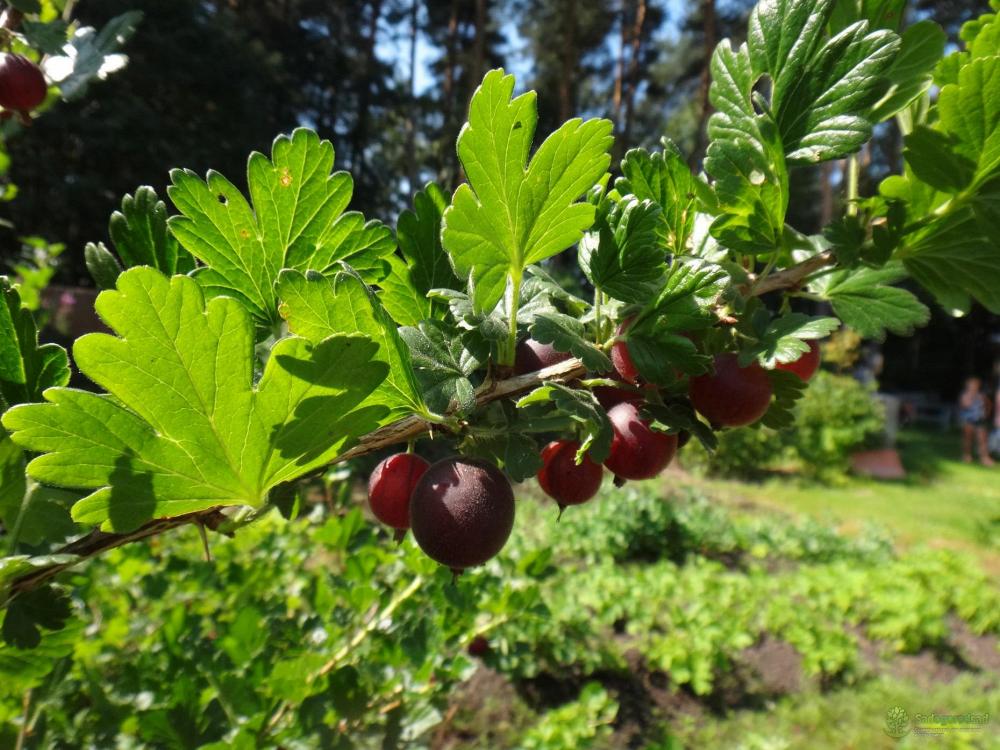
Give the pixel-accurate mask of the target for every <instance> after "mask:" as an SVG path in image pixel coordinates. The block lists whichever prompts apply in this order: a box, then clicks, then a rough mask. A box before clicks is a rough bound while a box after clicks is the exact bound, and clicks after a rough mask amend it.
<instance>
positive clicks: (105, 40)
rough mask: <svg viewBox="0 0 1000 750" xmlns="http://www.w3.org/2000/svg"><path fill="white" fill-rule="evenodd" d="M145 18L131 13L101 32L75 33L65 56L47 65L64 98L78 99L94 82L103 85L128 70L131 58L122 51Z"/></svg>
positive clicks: (87, 29) (51, 59) (54, 57)
mask: <svg viewBox="0 0 1000 750" xmlns="http://www.w3.org/2000/svg"><path fill="white" fill-rule="evenodd" d="M142 17H143V14H142V12H141V11H138V10H130V11H126V12H125V13H122V14H121V15H117V16H115V17H114V18H112V19H111V20H110V21H108V22H107V23H106V24H104V26H103V28H102V29H101V30H100V31H97V30H96V29H94V28H93V27H91V26H83V27H80V28H77V29H76V30H75V31H74V32H73V36H72V37H71V38H70V39H69V41H68V42H67V43H66V44H65V45H64V46H63V49H62V52H63V54H61V55H52V56H50V57H49V58H48V59H47V60H46V61H45V72H46V74H47V76H48V77H49V79H50V80H51V81H53V82H54V83H55V84H56V85H57V86H58V87H59V92H60V93H61V94H62V95H63V98H65V99H78V98H80V97H82V96H83V95H84V94H85V93H86V91H87V88H88V87H89V85H90V83H91V82H92V81H94V80H99V81H103V80H104V79H105V78H107V77H108V76H109V75H110V74H112V73H114V72H116V71H119V70H121V69H122V68H124V67H125V64H126V63H127V61H128V58H127V57H126V56H125V55H124V54H122V53H121V48H122V47H123V46H124V45H125V43H126V42H127V41H128V40H129V39H130V38H131V37H132V35H133V34H134V33H135V30H136V29H137V28H138V26H139V22H140V21H142Z"/></svg>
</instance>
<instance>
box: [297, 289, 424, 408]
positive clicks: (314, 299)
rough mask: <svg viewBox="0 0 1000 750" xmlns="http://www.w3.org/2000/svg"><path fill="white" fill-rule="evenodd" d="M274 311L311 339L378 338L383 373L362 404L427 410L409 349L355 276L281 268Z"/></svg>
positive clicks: (389, 319) (377, 303) (381, 308)
mask: <svg viewBox="0 0 1000 750" xmlns="http://www.w3.org/2000/svg"><path fill="white" fill-rule="evenodd" d="M277 289H278V295H279V296H280V298H281V304H280V306H279V312H280V313H281V316H282V317H283V318H284V319H285V320H287V321H288V329H289V330H290V331H291V332H292V333H294V334H296V335H298V336H302V337H303V338H305V339H308V340H309V341H312V342H313V343H315V344H318V343H319V342H320V341H322V340H323V339H326V338H328V337H330V336H336V335H352V334H360V335H362V336H367V337H368V338H370V339H371V340H372V341H374V342H375V343H376V344H378V353H377V354H376V355H375V357H374V360H375V361H376V362H384V363H385V364H386V366H387V367H388V368H389V369H388V373H389V374H388V375H387V376H386V378H385V380H383V381H382V384H381V385H380V386H379V387H378V388H376V389H375V391H374V392H372V394H371V395H370V396H368V397H367V398H366V399H365V400H364V405H365V406H384V407H385V408H386V409H388V415H389V416H390V417H392V418H397V417H400V416H406V415H409V414H423V413H425V412H426V407H425V406H424V403H423V400H422V398H421V396H420V386H419V385H418V384H417V379H416V376H415V375H414V374H413V367H412V365H411V364H410V352H409V350H408V349H407V347H406V344H404V343H403V341H402V339H400V337H399V333H398V332H397V331H396V324H395V323H394V322H393V321H392V319H391V318H390V317H389V316H388V314H387V313H386V311H385V309H384V308H383V307H382V304H381V302H379V299H378V297H376V296H375V294H374V293H373V292H372V291H371V290H370V289H369V288H368V287H367V286H366V285H365V283H364V282H363V281H362V280H361V278H360V277H359V276H357V275H356V274H354V273H352V272H349V271H338V272H336V273H334V274H332V275H330V276H329V277H327V276H323V275H321V274H319V273H316V272H310V273H308V274H303V273H300V272H299V271H290V270H286V271H282V272H281V274H279V276H278V286H277Z"/></svg>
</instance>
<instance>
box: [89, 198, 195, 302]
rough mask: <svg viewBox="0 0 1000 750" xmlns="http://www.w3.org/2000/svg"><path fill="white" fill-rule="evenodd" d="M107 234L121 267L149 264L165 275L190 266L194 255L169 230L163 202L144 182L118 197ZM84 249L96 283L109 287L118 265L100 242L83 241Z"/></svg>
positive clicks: (116, 274)
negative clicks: (120, 197)
mask: <svg viewBox="0 0 1000 750" xmlns="http://www.w3.org/2000/svg"><path fill="white" fill-rule="evenodd" d="M108 234H109V235H110V236H111V242H112V245H113V246H114V248H115V251H116V252H117V253H118V257H119V258H121V261H122V265H123V266H124V267H125V268H132V267H133V266H152V267H153V268H156V269H159V270H160V271H162V272H163V273H165V274H167V275H168V276H172V275H173V274H175V273H188V272H190V271H192V270H194V265H195V263H194V258H193V257H191V254H190V253H188V251H187V250H185V249H184V248H182V247H180V246H179V245H178V244H177V240H176V239H175V238H174V236H173V235H172V234H170V231H169V230H168V229H167V206H166V204H165V203H164V202H163V201H161V200H160V199H159V198H158V197H157V195H156V191H155V190H153V188H151V187H148V186H146V185H144V186H142V187H140V188H139V189H138V190H136V191H135V196H131V195H126V196H125V197H124V198H122V206H121V211H115V212H114V213H113V214H111V220H110V221H109V222H108ZM84 252H85V256H86V258H87V268H88V270H90V273H91V276H93V277H94V281H95V282H97V285H98V286H99V287H101V288H102V289H113V288H114V279H116V278H117V277H118V273H121V267H120V266H118V263H117V262H116V261H115V259H114V256H113V255H112V254H111V252H110V251H109V250H108V249H107V247H105V246H104V243H103V242H98V243H93V242H90V243H87V246H86V248H85V251H84ZM116 271H117V272H116ZM112 277H113V278H112Z"/></svg>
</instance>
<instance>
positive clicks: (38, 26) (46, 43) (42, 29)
mask: <svg viewBox="0 0 1000 750" xmlns="http://www.w3.org/2000/svg"><path fill="white" fill-rule="evenodd" d="M33 1H37V0H33ZM12 4H13V3H12ZM15 7H16V6H15ZM68 31H69V23H67V22H66V21H64V20H63V19H61V18H57V19H55V20H53V21H48V22H45V21H33V20H31V19H30V18H25V19H24V20H22V21H21V33H22V34H24V38H25V40H26V41H27V42H28V44H29V45H30V46H32V47H34V48H35V49H37V50H38V51H39V52H44V53H45V54H46V55H58V54H59V53H60V52H62V50H63V47H64V46H65V44H66V34H67V32H68Z"/></svg>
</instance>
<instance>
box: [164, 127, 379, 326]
mask: <svg viewBox="0 0 1000 750" xmlns="http://www.w3.org/2000/svg"><path fill="white" fill-rule="evenodd" d="M333 163H334V152H333V145H332V144H331V143H330V142H329V141H325V140H320V139H319V136H317V135H316V133H314V132H313V131H311V130H308V129H306V128H297V129H296V130H295V131H293V132H292V134H291V135H290V136H288V135H282V136H279V137H278V138H276V139H275V141H274V145H273V146H272V150H271V159H268V158H267V157H266V156H264V155H263V154H261V153H254V154H252V155H251V156H250V160H249V162H248V166H247V182H248V184H249V186H250V196H251V199H252V201H253V204H252V205H251V204H250V203H249V202H247V200H246V198H245V197H244V196H243V195H242V194H241V193H240V192H239V190H237V188H236V186H235V185H233V183H231V182H230V181H229V180H227V179H226V178H225V177H223V176H222V175H221V174H219V173H218V172H214V171H213V172H209V173H208V176H207V179H206V180H204V181H203V180H201V179H200V178H199V177H198V176H197V175H195V173H194V172H191V171H190V170H183V171H182V170H174V171H173V172H171V174H170V176H171V180H172V181H173V185H172V186H171V187H169V188H168V189H167V192H168V194H169V196H170V199H171V200H172V201H173V202H174V205H175V206H177V209H178V211H180V215H179V216H171V217H170V219H169V222H168V224H169V227H170V231H171V232H173V234H174V236H176V237H177V239H178V240H179V241H180V243H181V245H183V246H184V247H185V248H187V250H188V251H189V252H190V253H191V254H192V255H193V256H195V257H196V258H198V259H199V260H201V261H202V262H203V263H205V264H206V265H207V267H206V268H200V269H198V270H197V271H196V273H195V276H196V278H197V279H198V281H199V282H200V283H201V285H202V286H203V287H204V288H205V290H206V292H207V293H208V294H209V295H210V296H218V295H226V296H231V297H235V298H236V299H238V300H240V301H241V302H242V303H243V304H244V305H245V306H246V307H247V309H249V310H250V311H251V312H252V313H253V315H254V317H255V318H256V319H257V320H258V321H259V322H261V323H265V324H274V323H277V322H279V317H278V312H277V302H278V300H277V295H276V292H275V288H274V285H275V282H276V281H277V278H278V273H279V272H280V271H281V270H282V269H283V268H291V269H295V270H299V271H306V270H313V271H318V272H320V273H326V272H328V271H331V270H335V269H336V268H337V264H338V263H339V262H340V261H344V262H347V263H350V264H351V266H352V267H353V268H354V269H355V270H357V271H358V273H360V274H361V276H362V278H363V279H364V280H365V281H366V282H377V281H379V280H380V279H382V278H384V277H385V276H386V275H387V273H388V271H389V267H388V262H387V258H388V256H390V255H392V253H393V251H394V250H395V242H394V240H393V237H392V232H391V231H390V230H389V228H388V227H386V226H384V225H383V224H381V223H379V222H377V221H369V222H367V223H366V222H365V220H364V217H363V216H362V215H361V214H359V213H357V212H356V211H349V212H347V213H344V210H345V209H346V208H347V204H348V202H349V201H350V199H351V193H352V191H353V181H352V180H351V177H350V175H348V174H347V173H346V172H334V173H332V174H331V170H332V169H333Z"/></svg>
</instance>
